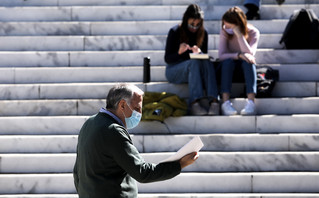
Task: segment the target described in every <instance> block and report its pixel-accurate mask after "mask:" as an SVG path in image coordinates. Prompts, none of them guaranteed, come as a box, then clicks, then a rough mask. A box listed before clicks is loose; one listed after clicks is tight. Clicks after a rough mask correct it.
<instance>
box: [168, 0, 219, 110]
mask: <svg viewBox="0 0 319 198" xmlns="http://www.w3.org/2000/svg"><path fill="white" fill-rule="evenodd" d="M203 22H204V14H203V11H202V10H201V9H200V7H199V6H198V5H196V4H191V5H189V6H188V8H187V10H186V11H185V13H184V16H183V21H182V24H179V25H176V26H174V27H172V28H171V29H170V31H169V33H168V37H167V41H166V48H165V61H166V63H167V67H166V78H167V80H168V81H169V82H170V83H176V84H181V83H188V89H189V105H190V113H191V114H192V115H207V114H208V115H218V114H219V104H218V100H217V97H218V90H217V85H216V78H215V69H214V66H213V64H212V62H210V60H209V59H205V60H203V59H190V55H189V54H190V53H207V45H208V34H207V31H206V30H205V29H204V24H203ZM201 99H208V100H209V102H210V105H209V107H208V108H207V109H206V108H205V107H204V106H203V105H201V102H200V100H201Z"/></svg>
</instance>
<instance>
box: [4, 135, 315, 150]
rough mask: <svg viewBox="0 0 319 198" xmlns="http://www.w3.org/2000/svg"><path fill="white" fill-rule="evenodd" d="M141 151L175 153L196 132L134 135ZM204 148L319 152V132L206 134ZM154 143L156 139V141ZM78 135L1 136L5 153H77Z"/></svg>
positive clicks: (202, 137) (203, 139)
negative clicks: (191, 133)
mask: <svg viewBox="0 0 319 198" xmlns="http://www.w3.org/2000/svg"><path fill="white" fill-rule="evenodd" d="M131 136H132V139H133V143H134V145H135V146H136V148H137V149H138V150H139V152H141V153H151V152H175V151H177V150H178V149H180V148H181V147H182V146H183V145H184V144H186V143H187V142H188V141H190V140H191V139H192V138H193V137H194V135H186V134H185V135H183V134H182V135H156V134H154V135H131ZM199 137H200V138H201V140H202V141H203V143H204V147H203V148H202V149H201V151H216V152H217V151H282V152H285V151H286V152H287V151H319V134H318V133H313V134H310V133H300V134H296V133H290V134H289V133H286V134H253V133H252V134H203V135H199ZM154 142H156V143H155V144H154ZM76 145H77V135H1V136H0V152H1V153H7V154H9V153H16V154H17V153H75V152H76Z"/></svg>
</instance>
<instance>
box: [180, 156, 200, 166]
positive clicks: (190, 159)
mask: <svg viewBox="0 0 319 198" xmlns="http://www.w3.org/2000/svg"><path fill="white" fill-rule="evenodd" d="M198 156H199V155H198V153H197V152H193V153H190V154H187V155H185V156H184V157H182V158H181V159H180V160H179V163H180V164H181V168H182V169H183V168H185V167H186V166H188V165H191V164H192V163H194V162H195V161H196V160H197V158H198Z"/></svg>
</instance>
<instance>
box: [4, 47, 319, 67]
mask: <svg viewBox="0 0 319 198" xmlns="http://www.w3.org/2000/svg"><path fill="white" fill-rule="evenodd" d="M164 53H165V52H164V50H141V51H28V52H19V51H17V52H13V51H2V52H0V59H1V60H2V61H1V62H0V67H35V66H37V67H60V66H70V67H82V66H93V67H96V66H141V65H143V59H144V57H147V56H148V57H150V58H151V64H152V65H165V61H164ZM208 54H209V55H210V56H212V57H214V58H218V51H217V50H209V51H208ZM318 54H319V50H284V49H282V50H274V49H259V50H258V51H257V53H256V61H257V63H258V64H304V63H306V64H314V63H318V61H319V58H318V57H319V56H318ZM124 56H125V59H124V58H123V57H124Z"/></svg>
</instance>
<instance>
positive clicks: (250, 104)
mask: <svg viewBox="0 0 319 198" xmlns="http://www.w3.org/2000/svg"><path fill="white" fill-rule="evenodd" d="M240 114H241V115H256V105H255V103H254V101H252V100H249V99H247V100H246V105H245V108H243V109H242V110H241V111H240Z"/></svg>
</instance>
